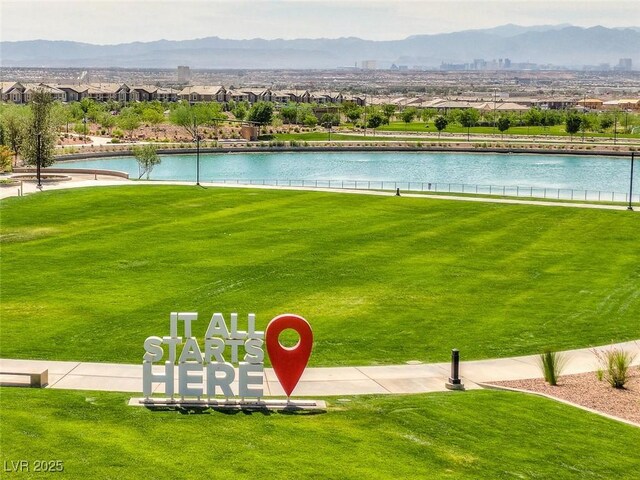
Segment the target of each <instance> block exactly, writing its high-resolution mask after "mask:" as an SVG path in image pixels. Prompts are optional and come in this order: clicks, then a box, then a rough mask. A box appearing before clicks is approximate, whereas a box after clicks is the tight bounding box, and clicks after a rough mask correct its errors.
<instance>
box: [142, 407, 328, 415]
mask: <svg viewBox="0 0 640 480" xmlns="http://www.w3.org/2000/svg"><path fill="white" fill-rule="evenodd" d="M145 408H146V409H147V410H150V411H152V412H177V413H180V414H181V415H211V414H213V413H221V414H224V415H231V416H232V415H239V414H242V415H253V414H261V415H263V416H270V415H273V414H278V415H295V416H303V415H320V414H324V413H327V411H326V410H322V409H316V410H309V409H303V408H300V407H296V406H291V407H285V408H283V409H280V410H275V409H269V408H266V407H240V408H217V407H179V406H145Z"/></svg>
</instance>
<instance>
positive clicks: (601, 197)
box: [208, 179, 640, 203]
mask: <svg viewBox="0 0 640 480" xmlns="http://www.w3.org/2000/svg"><path fill="white" fill-rule="evenodd" d="M208 181H210V182H214V183H223V184H236V185H265V186H280V187H313V188H336V189H349V190H391V191H395V190H396V189H398V188H399V189H400V190H401V191H405V192H435V193H458V194H459V193H462V194H473V195H495V196H502V197H525V198H547V199H554V200H579V201H580V200H581V201H597V202H624V203H628V202H629V193H628V192H626V193H622V192H612V191H606V190H585V189H574V188H554V187H532V186H522V185H482V184H468V183H444V182H406V181H386V180H384V181H383V180H280V179H271V180H269V179H208ZM636 202H638V203H640V193H639V194H635V193H634V194H633V197H632V203H636Z"/></svg>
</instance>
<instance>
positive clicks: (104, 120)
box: [98, 112, 116, 135]
mask: <svg viewBox="0 0 640 480" xmlns="http://www.w3.org/2000/svg"><path fill="white" fill-rule="evenodd" d="M98 123H99V124H100V126H101V127H102V128H105V129H106V130H107V131H108V133H109V135H111V129H112V128H113V127H115V126H116V118H115V117H114V116H113V115H111V113H109V112H103V113H102V115H100V118H99V119H98Z"/></svg>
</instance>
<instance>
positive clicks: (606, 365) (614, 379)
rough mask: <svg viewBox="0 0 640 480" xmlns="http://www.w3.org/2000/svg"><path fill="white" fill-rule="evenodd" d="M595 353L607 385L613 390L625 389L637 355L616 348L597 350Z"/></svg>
mask: <svg viewBox="0 0 640 480" xmlns="http://www.w3.org/2000/svg"><path fill="white" fill-rule="evenodd" d="M594 353H595V355H596V357H597V359H598V362H599V363H600V368H601V370H602V371H603V374H604V378H605V380H606V381H607V383H609V385H611V386H612V387H613V388H624V385H625V384H626V383H627V380H628V379H629V368H630V367H631V364H632V363H633V360H634V359H635V354H632V353H631V352H627V351H625V350H623V349H621V348H616V347H612V348H610V349H609V350H604V351H597V350H595V351H594Z"/></svg>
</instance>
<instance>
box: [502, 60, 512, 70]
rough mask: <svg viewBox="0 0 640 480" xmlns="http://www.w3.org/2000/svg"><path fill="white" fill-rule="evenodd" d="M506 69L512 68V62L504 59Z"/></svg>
mask: <svg viewBox="0 0 640 480" xmlns="http://www.w3.org/2000/svg"><path fill="white" fill-rule="evenodd" d="M503 65H504V68H511V60H509V59H508V58H505V59H504V64H503Z"/></svg>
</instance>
